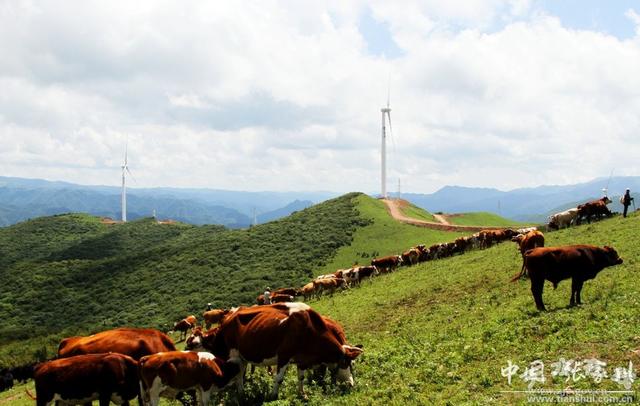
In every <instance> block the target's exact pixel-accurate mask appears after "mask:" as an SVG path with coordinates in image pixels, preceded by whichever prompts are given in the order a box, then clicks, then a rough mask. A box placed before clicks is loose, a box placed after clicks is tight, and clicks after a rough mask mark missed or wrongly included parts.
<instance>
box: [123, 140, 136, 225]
mask: <svg viewBox="0 0 640 406" xmlns="http://www.w3.org/2000/svg"><path fill="white" fill-rule="evenodd" d="M127 149H128V142H127V144H125V146H124V163H123V164H122V222H123V223H126V222H127V181H126V179H127V177H126V174H127V173H129V175H131V171H130V170H129V166H128V165H127ZM131 176H133V175H131Z"/></svg>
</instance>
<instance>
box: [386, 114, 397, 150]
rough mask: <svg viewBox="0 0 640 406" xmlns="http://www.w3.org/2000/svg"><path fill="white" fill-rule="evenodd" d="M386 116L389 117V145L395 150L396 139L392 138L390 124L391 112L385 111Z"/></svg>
mask: <svg viewBox="0 0 640 406" xmlns="http://www.w3.org/2000/svg"><path fill="white" fill-rule="evenodd" d="M387 117H389V137H390V138H391V145H392V146H393V152H394V153H395V152H396V140H395V138H393V127H392V126H391V112H390V111H388V112H387Z"/></svg>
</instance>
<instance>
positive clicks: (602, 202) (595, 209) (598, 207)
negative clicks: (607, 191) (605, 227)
mask: <svg viewBox="0 0 640 406" xmlns="http://www.w3.org/2000/svg"><path fill="white" fill-rule="evenodd" d="M609 203H611V199H609V198H608V197H607V196H604V197H602V198H600V199H598V200H592V201H590V202H587V203H585V204H581V205H579V206H578V218H577V220H576V223H578V224H580V222H581V221H582V219H586V220H587V222H589V223H590V222H591V217H593V216H595V218H596V219H597V218H599V217H601V216H604V217H608V216H611V211H609V208H608V207H607V204H609Z"/></svg>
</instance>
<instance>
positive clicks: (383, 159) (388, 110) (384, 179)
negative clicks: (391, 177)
mask: <svg viewBox="0 0 640 406" xmlns="http://www.w3.org/2000/svg"><path fill="white" fill-rule="evenodd" d="M390 94H391V90H390V89H389V90H388V91H387V107H383V108H381V109H380V111H381V112H382V148H381V149H382V151H381V155H382V157H381V162H382V168H381V172H382V173H381V176H380V182H381V183H382V187H381V189H382V198H383V199H386V198H387V126H386V123H385V114H386V117H388V118H389V134H390V135H391V136H393V130H392V129H391V108H390V107H389V99H390Z"/></svg>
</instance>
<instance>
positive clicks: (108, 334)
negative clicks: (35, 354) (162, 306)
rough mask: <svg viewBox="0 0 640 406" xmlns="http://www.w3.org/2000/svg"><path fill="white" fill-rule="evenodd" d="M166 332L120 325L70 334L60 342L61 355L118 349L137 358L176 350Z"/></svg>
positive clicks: (117, 350)
mask: <svg viewBox="0 0 640 406" xmlns="http://www.w3.org/2000/svg"><path fill="white" fill-rule="evenodd" d="M175 349H176V347H175V345H174V344H173V341H171V339H170V338H169V336H167V335H166V334H164V333H162V332H160V331H158V330H153V329H142V328H118V329H115V330H107V331H103V332H101V333H97V334H93V335H90V336H87V337H69V338H65V339H64V340H62V341H61V342H60V345H59V346H58V357H59V358H66V357H72V356H74V355H82V354H100V353H107V352H117V353H119V354H124V355H128V356H130V357H131V358H133V359H135V360H139V359H140V358H141V357H144V356H145V355H149V354H155V353H157V352H162V351H175Z"/></svg>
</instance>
